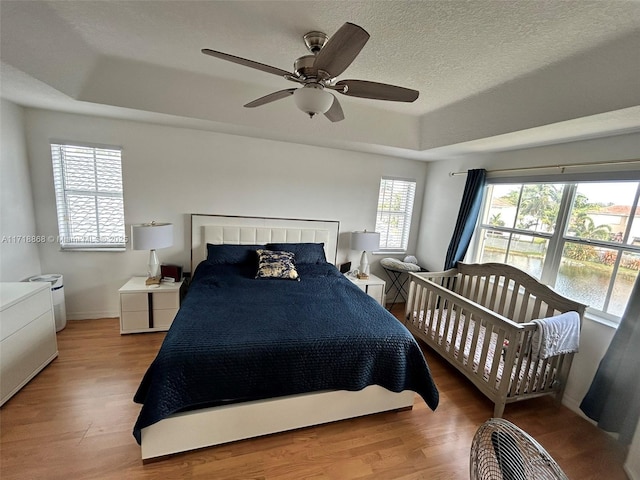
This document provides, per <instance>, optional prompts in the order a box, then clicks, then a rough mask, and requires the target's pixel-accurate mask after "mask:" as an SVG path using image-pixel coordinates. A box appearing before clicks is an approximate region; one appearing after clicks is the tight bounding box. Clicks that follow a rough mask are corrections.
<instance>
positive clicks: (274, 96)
mask: <svg viewBox="0 0 640 480" xmlns="http://www.w3.org/2000/svg"><path fill="white" fill-rule="evenodd" d="M296 90H297V88H287V89H286V90H278V91H277V92H273V93H270V94H269V95H265V96H264V97H260V98H258V99H256V100H254V101H253V102H249V103H247V104H246V105H245V107H247V108H253V107H259V106H261V105H265V104H267V103H271V102H275V101H276V100H281V99H283V98H287V97H288V96H289V95H293V92H295V91H296Z"/></svg>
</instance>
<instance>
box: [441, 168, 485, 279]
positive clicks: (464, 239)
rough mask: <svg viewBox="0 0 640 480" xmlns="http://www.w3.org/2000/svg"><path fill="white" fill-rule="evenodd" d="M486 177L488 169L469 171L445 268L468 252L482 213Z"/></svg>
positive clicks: (451, 266)
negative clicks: (479, 215) (481, 206)
mask: <svg viewBox="0 0 640 480" xmlns="http://www.w3.org/2000/svg"><path fill="white" fill-rule="evenodd" d="M486 177H487V171H486V170H485V169H483V168H479V169H475V170H469V171H468V172H467V183H466V184H465V186H464V193H463V195H462V203H461V204H460V211H459V212H458V220H457V222H456V228H455V229H454V230H453V237H451V243H450V244H449V249H448V250H447V257H446V259H445V261H444V269H445V270H448V269H450V268H453V267H455V266H456V263H458V261H460V260H462V259H463V258H464V255H465V254H466V253H467V249H468V248H469V243H470V242H471V236H472V235H473V231H474V229H475V226H476V221H477V220H478V214H479V213H480V205H481V204H482V195H483V193H484V185H485V179H486Z"/></svg>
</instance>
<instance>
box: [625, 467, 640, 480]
mask: <svg viewBox="0 0 640 480" xmlns="http://www.w3.org/2000/svg"><path fill="white" fill-rule="evenodd" d="M623 468H624V473H626V474H627V477H629V480H640V472H634V471H633V470H631V469H630V468H629V466H628V465H627V464H626V463H625V465H624V467H623Z"/></svg>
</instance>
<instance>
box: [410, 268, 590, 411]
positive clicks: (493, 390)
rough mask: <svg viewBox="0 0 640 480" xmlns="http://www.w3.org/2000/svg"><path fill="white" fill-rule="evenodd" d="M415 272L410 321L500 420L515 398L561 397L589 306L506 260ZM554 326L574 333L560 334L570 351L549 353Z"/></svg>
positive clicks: (411, 293)
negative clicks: (544, 334) (550, 331)
mask: <svg viewBox="0 0 640 480" xmlns="http://www.w3.org/2000/svg"><path fill="white" fill-rule="evenodd" d="M410 276H411V281H410V285H409V296H408V301H407V303H406V310H405V320H406V321H405V325H406V326H407V328H408V329H409V331H411V333H413V335H414V336H415V337H416V338H418V339H420V340H422V341H424V342H425V343H426V344H427V345H428V346H429V347H431V348H432V349H433V350H435V351H436V352H437V353H438V354H439V355H440V356H442V357H443V358H444V359H446V360H447V361H448V362H449V363H450V364H452V365H453V366H454V367H455V368H457V369H458V370H459V371H460V372H462V373H463V374H464V375H465V376H466V377H467V378H468V379H469V380H471V381H472V382H473V384H474V385H475V386H476V387H477V388H478V389H479V390H480V391H481V392H482V393H483V394H484V395H486V396H487V397H488V398H489V399H490V400H491V401H493V402H494V412H493V416H494V417H502V414H503V412H504V408H505V405H506V404H507V403H512V402H516V401H520V400H525V399H529V398H533V397H539V396H541V395H555V396H556V399H557V400H558V402H560V401H561V399H562V395H563V392H564V389H565V386H566V383H567V377H568V375H569V370H570V368H571V363H572V360H573V356H574V354H575V352H576V351H577V347H578V344H579V331H580V327H581V322H582V317H583V315H584V311H585V308H586V306H585V305H583V304H581V303H578V302H575V301H572V300H570V299H568V298H565V297H563V296H561V295H559V294H558V293H556V292H554V291H553V290H552V289H550V288H549V287H547V286H546V285H544V284H542V283H540V282H539V281H537V280H536V279H535V278H533V277H531V276H530V275H528V274H527V273H525V272H523V271H521V270H519V269H517V268H515V267H512V266H510V265H505V264H499V263H485V264H465V263H462V262H458V264H457V265H456V268H454V269H451V270H447V271H445V272H421V273H414V272H412V273H410ZM558 325H559V327H557V326H558ZM549 327H553V328H558V330H557V331H558V332H560V333H562V334H563V335H564V334H565V333H566V332H569V333H571V335H570V336H569V335H565V336H564V337H562V336H558V335H557V336H556V339H555V342H556V344H557V343H558V338H560V339H565V340H567V342H569V343H571V346H570V348H561V347H557V351H543V350H541V348H542V346H544V345H543V341H544V338H543V337H542V336H541V333H540V331H544V329H546V328H549ZM563 329H564V331H563ZM547 337H548V338H547V340H548V341H549V342H550V343H552V342H553V341H554V339H553V337H552V335H548V336H547ZM541 352H542V353H541Z"/></svg>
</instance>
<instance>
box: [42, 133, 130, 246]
mask: <svg viewBox="0 0 640 480" xmlns="http://www.w3.org/2000/svg"><path fill="white" fill-rule="evenodd" d="M71 149H78V150H81V149H84V150H86V151H87V153H88V154H89V155H90V154H92V155H93V156H92V169H93V181H94V185H95V188H89V189H78V188H71V187H68V186H67V184H68V182H69V175H68V174H67V167H68V164H66V163H65V162H66V159H65V157H69V156H70V152H69V151H68V150H71ZM50 152H51V163H52V167H53V184H54V194H55V198H56V213H57V221H58V233H59V235H58V238H57V240H58V244H59V245H60V249H61V250H63V251H93V252H95V251H109V252H114V251H125V250H126V244H127V241H128V238H127V236H126V233H125V232H126V228H125V219H124V181H123V178H122V147H119V146H111V145H95V144H93V145H92V144H86V143H81V142H69V141H56V140H52V141H51V142H50ZM114 153H115V154H117V160H118V164H117V168H115V169H111V170H110V172H111V173H114V174H115V175H117V176H119V180H120V182H119V189H115V190H113V189H111V190H107V189H101V188H99V187H98V162H99V159H100V158H101V157H102V158H108V157H109V156H111V155H114ZM72 195H81V196H85V197H93V199H94V202H95V208H94V212H95V217H94V220H95V221H94V222H93V223H89V225H90V226H92V227H94V228H95V229H96V233H97V234H96V235H95V236H92V235H76V234H74V231H73V225H72V223H71V220H70V210H72V208H71V206H70V197H71V196H72ZM106 198H116V199H120V205H121V211H119V212H117V213H116V215H117V216H119V217H120V218H119V220H121V224H118V225H117V229H118V230H119V232H116V233H112V234H109V235H106V236H102V232H101V222H100V220H99V219H100V210H99V207H98V201H99V200H100V199H106ZM106 239H108V240H107V241H105V240H106Z"/></svg>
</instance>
